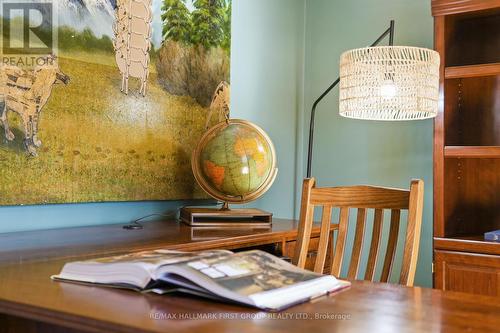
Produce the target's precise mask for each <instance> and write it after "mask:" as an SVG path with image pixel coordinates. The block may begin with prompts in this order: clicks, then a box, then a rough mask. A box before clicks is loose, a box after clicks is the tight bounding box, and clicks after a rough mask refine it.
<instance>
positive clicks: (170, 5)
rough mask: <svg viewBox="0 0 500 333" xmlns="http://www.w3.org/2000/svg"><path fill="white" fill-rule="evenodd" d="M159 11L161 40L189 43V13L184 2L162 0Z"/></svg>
mask: <svg viewBox="0 0 500 333" xmlns="http://www.w3.org/2000/svg"><path fill="white" fill-rule="evenodd" d="M161 10H162V14H161V19H162V21H163V29H162V34H163V40H168V39H171V40H174V41H176V42H185V43H188V42H190V40H191V38H190V34H191V30H192V29H191V13H190V12H189V10H188V9H187V7H186V4H185V0H163V5H162V7H161Z"/></svg>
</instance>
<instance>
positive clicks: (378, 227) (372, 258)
mask: <svg viewBox="0 0 500 333" xmlns="http://www.w3.org/2000/svg"><path fill="white" fill-rule="evenodd" d="M383 219H384V210H383V209H380V208H377V209H375V213H374V215H373V230H372V240H371V243H370V252H369V253H368V264H367V266H366V272H365V280H368V281H372V280H373V279H374V278H375V268H376V267H375V266H376V264H377V259H378V254H379V248H380V237H381V236H382V224H383Z"/></svg>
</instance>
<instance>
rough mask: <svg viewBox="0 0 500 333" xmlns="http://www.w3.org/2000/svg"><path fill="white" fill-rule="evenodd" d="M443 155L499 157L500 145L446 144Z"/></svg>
mask: <svg viewBox="0 0 500 333" xmlns="http://www.w3.org/2000/svg"><path fill="white" fill-rule="evenodd" d="M444 156H445V157H455V158H459V157H463V158H500V146H446V147H444Z"/></svg>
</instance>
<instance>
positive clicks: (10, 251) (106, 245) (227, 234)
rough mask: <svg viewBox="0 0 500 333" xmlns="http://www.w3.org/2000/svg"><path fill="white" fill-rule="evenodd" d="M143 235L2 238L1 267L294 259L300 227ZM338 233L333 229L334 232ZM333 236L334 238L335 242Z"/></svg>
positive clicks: (151, 226)
mask: <svg viewBox="0 0 500 333" xmlns="http://www.w3.org/2000/svg"><path fill="white" fill-rule="evenodd" d="M143 225H144V228H143V229H140V230H126V229H123V226H122V225H118V224H114V225H104V226H95V227H81V228H66V229H54V230H44V231H30V232H20V233H5V234H0V264H2V263H3V264H5V263H10V262H25V261H30V262H31V261H39V260H47V259H56V258H57V259H67V260H71V258H73V257H76V256H78V257H81V256H82V255H85V256H86V257H96V256H100V255H114V254H121V253H126V252H131V251H143V250H150V249H158V248H169V249H175V250H184V251H203V250H209V249H228V250H234V251H242V250H247V249H255V248H258V249H262V250H264V251H266V252H269V253H272V254H274V255H277V256H284V257H289V258H291V257H293V251H294V249H295V244H296V240H297V227H298V222H297V221H294V220H286V219H274V222H273V224H272V225H271V227H269V228H267V227H264V228H255V229H249V228H206V227H189V226H187V225H184V224H183V223H180V222H179V221H175V220H169V221H158V222H148V223H144V224H143ZM336 228H337V225H336V224H332V226H331V230H332V232H333V231H334V230H335V229H336ZM319 233H320V229H319V225H318V226H317V227H315V228H314V229H313V232H312V234H311V242H310V245H309V248H310V249H311V250H310V252H309V254H308V267H309V268H311V267H313V266H314V259H315V255H316V250H317V247H318V242H319ZM331 238H332V237H330V239H331Z"/></svg>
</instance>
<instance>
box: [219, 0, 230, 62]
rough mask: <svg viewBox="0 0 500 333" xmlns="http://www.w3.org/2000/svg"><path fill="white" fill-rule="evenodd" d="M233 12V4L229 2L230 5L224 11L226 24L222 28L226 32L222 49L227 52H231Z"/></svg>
mask: <svg viewBox="0 0 500 333" xmlns="http://www.w3.org/2000/svg"><path fill="white" fill-rule="evenodd" d="M231 11H232V2H231V0H229V3H228V4H227V6H226V9H225V11H224V24H223V26H222V31H223V32H224V38H223V40H222V45H221V46H222V48H223V49H224V50H226V51H228V52H229V51H231Z"/></svg>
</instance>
